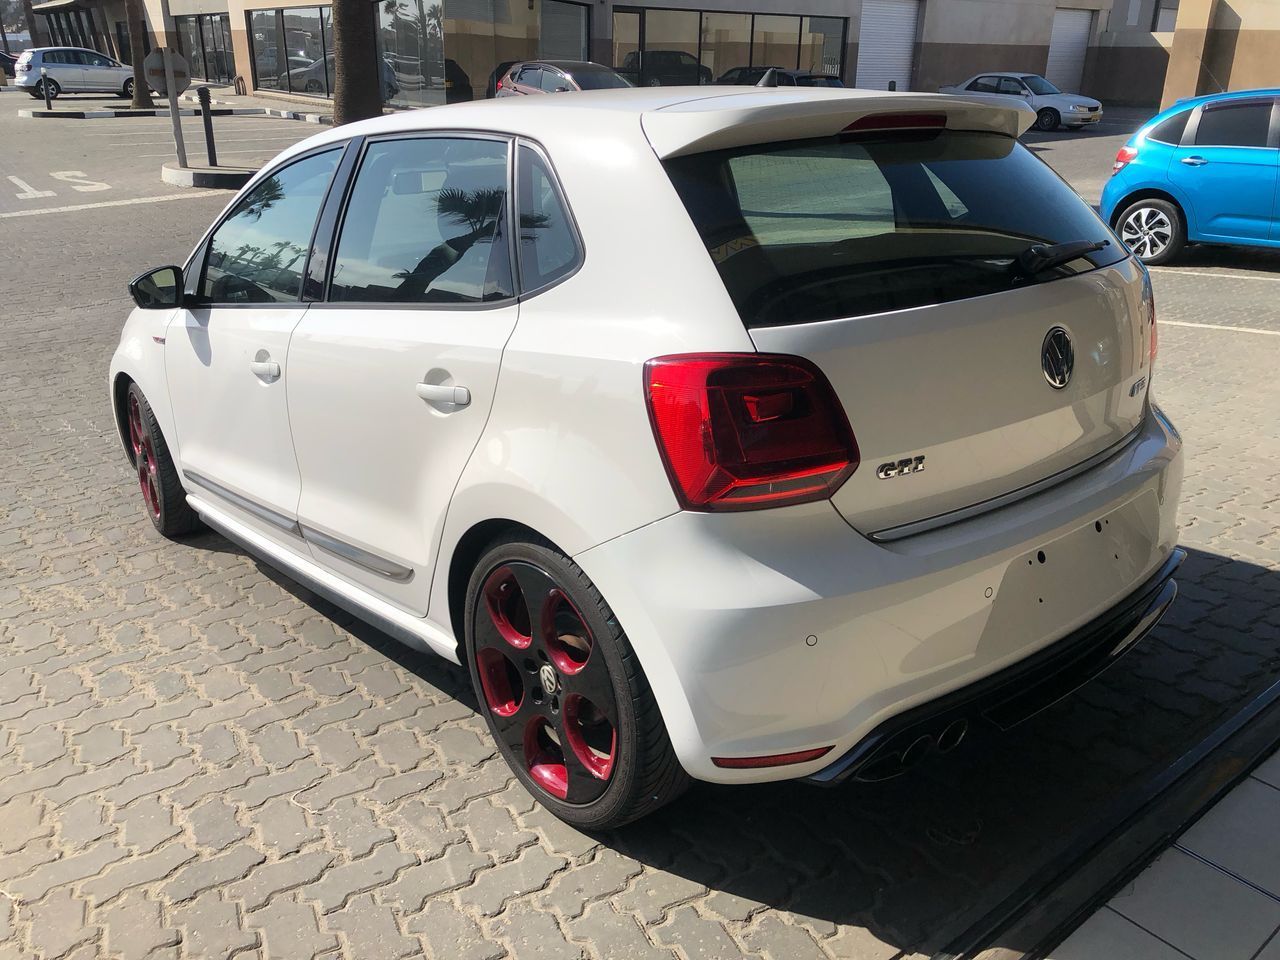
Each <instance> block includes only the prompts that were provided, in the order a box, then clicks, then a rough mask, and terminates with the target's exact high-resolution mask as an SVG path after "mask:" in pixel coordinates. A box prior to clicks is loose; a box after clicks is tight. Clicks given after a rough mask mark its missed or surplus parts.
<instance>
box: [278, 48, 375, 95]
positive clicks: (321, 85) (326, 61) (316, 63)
mask: <svg viewBox="0 0 1280 960" xmlns="http://www.w3.org/2000/svg"><path fill="white" fill-rule="evenodd" d="M294 62H295V58H294V57H290V58H289V64H290V66H291V67H292V65H293V63H294ZM378 62H379V64H380V65H381V68H382V71H381V72H382V100H383V102H384V103H385V102H386V101H388V100H390V99H392V98H393V97H395V96H398V95H399V93H400V83H399V81H398V80H397V79H396V74H395V71H394V70H392V69H391V64H389V63H387V61H386V60H379V61H378ZM333 64H334V55H333V54H332V53H329V54H326V55H325V56H323V57H321V58H320V59H318V60H313V61H311V62H310V63H308V64H307V65H306V66H302V67H292V69H290V70H289V75H288V77H284V76H281V77H280V79H279V80H278V81H277V82H278V83H279V85H280V89H281V90H292V91H293V92H294V93H314V94H316V95H317V96H320V95H323V94H324V92H325V91H326V90H328V91H329V92H330V93H332V92H333V75H334V74H333ZM326 74H327V75H328V79H327V80H326ZM286 83H287V84H288V86H286Z"/></svg>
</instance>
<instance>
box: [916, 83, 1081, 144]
mask: <svg viewBox="0 0 1280 960" xmlns="http://www.w3.org/2000/svg"><path fill="white" fill-rule="evenodd" d="M938 92H939V93H998V94H1003V95H1005V96H1010V97H1017V98H1018V99H1020V100H1025V101H1026V102H1027V104H1028V105H1029V106H1030V107H1031V109H1032V110H1034V111H1035V112H1036V129H1037V130H1044V131H1049V130H1057V129H1058V127H1060V126H1064V127H1068V128H1071V129H1076V130H1078V129H1079V128H1081V127H1086V126H1089V125H1090V124H1094V123H1097V122H1098V121H1099V120H1101V119H1102V104H1101V103H1099V102H1098V101H1097V100H1094V99H1093V98H1092V97H1085V96H1082V95H1080V94H1078V93H1063V92H1062V91H1061V90H1059V89H1058V88H1057V87H1055V86H1054V85H1053V84H1052V83H1050V82H1049V81H1048V80H1046V79H1045V78H1044V77H1042V76H1040V75H1039V74H1035V73H980V74H978V75H977V76H974V77H970V78H969V79H968V80H966V81H965V82H964V83H957V84H949V85H947V86H943V87H939V88H938Z"/></svg>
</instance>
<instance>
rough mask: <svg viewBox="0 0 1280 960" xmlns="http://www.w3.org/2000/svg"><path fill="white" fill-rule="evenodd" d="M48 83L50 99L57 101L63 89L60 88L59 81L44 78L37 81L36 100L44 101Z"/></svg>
mask: <svg viewBox="0 0 1280 960" xmlns="http://www.w3.org/2000/svg"><path fill="white" fill-rule="evenodd" d="M46 83H48V84H49V99H50V100H57V99H58V95H59V94H60V93H62V87H60V86H58V81H57V80H54V79H53V78H52V77H42V78H41V79H39V80H37V81H36V99H37V100H43V99H44V85H45V84H46Z"/></svg>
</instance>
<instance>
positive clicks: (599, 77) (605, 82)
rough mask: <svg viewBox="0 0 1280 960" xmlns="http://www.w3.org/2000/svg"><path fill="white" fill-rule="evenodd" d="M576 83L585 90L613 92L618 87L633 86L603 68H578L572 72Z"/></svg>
mask: <svg viewBox="0 0 1280 960" xmlns="http://www.w3.org/2000/svg"><path fill="white" fill-rule="evenodd" d="M571 75H572V77H573V79H574V81H575V82H576V83H577V84H578V86H579V87H581V88H582V89H583V90H613V89H616V88H618V87H629V86H631V84H629V83H627V81H626V80H624V79H622V77H620V76H618V75H617V74H616V73H614V72H613V71H612V70H606V69H604V68H603V67H597V68H595V69H591V68H590V67H577V68H575V69H574V70H572V71H571Z"/></svg>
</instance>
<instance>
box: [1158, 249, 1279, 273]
mask: <svg viewBox="0 0 1280 960" xmlns="http://www.w3.org/2000/svg"><path fill="white" fill-rule="evenodd" d="M1179 267H1184V268H1189V269H1201V270H1203V269H1206V268H1211V267H1217V268H1219V269H1222V270H1247V271H1253V272H1256V273H1270V274H1280V250H1268V249H1262V248H1260V247H1227V246H1214V245H1213V244H1207V243H1193V244H1190V245H1189V246H1187V247H1186V248H1185V249H1184V250H1183V251H1182V253H1180V254H1179V255H1178V257H1177V258H1176V259H1175V260H1174V261H1173V262H1172V263H1169V264H1166V265H1165V267H1164V269H1166V270H1170V271H1177V269H1178V268H1179Z"/></svg>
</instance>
